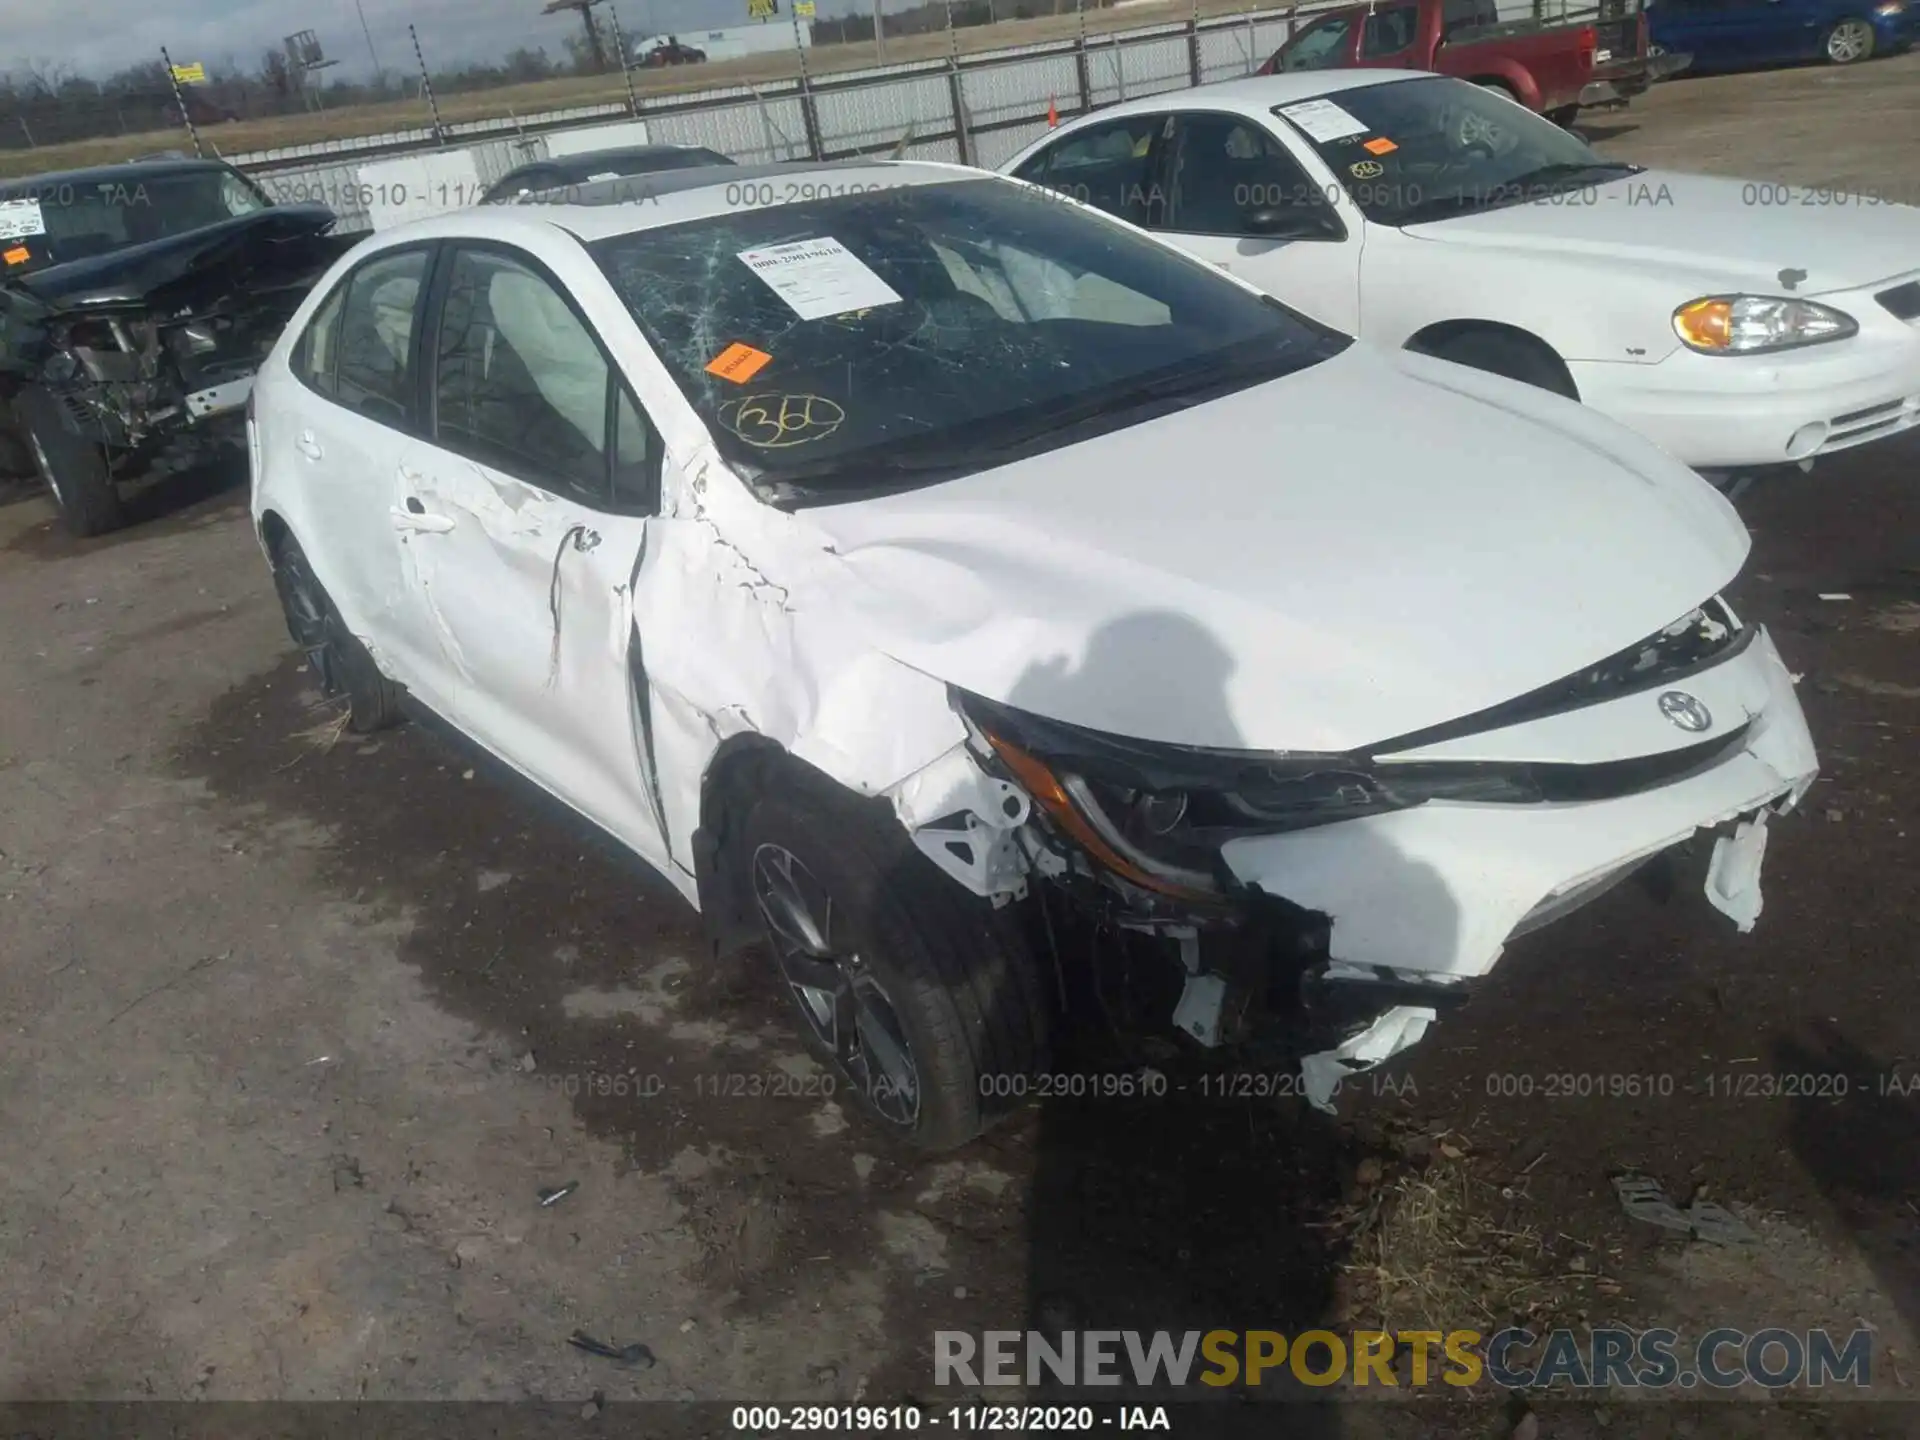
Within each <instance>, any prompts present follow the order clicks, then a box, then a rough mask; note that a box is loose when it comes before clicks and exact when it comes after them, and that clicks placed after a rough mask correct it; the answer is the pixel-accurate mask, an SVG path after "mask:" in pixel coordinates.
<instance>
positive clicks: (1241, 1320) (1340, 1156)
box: [1009, 613, 1457, 1437]
mask: <svg viewBox="0 0 1920 1440" xmlns="http://www.w3.org/2000/svg"><path fill="white" fill-rule="evenodd" d="M1235 663H1236V662H1235V660H1234V658H1233V657H1232V656H1231V655H1230V654H1229V653H1228V651H1227V650H1226V648H1225V647H1224V646H1223V645H1222V643H1221V642H1220V641H1219V640H1218V639H1217V638H1215V637H1214V636H1213V635H1211V634H1209V633H1208V632H1207V631H1206V630H1205V629H1204V628H1203V627H1202V626H1201V625H1199V624H1197V623H1196V622H1195V621H1194V620H1192V619H1190V618H1188V617H1186V616H1183V615H1178V614H1171V613H1140V614H1135V615H1131V616H1127V617H1125V618H1123V619H1120V620H1117V621H1115V622H1113V623H1111V624H1109V625H1107V626H1105V627H1104V628H1103V629H1101V630H1100V631H1099V632H1098V633H1097V634H1096V635H1095V636H1094V637H1093V639H1092V641H1091V642H1090V643H1089V645H1088V647H1087V650H1086V653H1085V655H1084V657H1083V658H1082V659H1081V660H1080V661H1079V663H1078V664H1077V665H1076V664H1070V663H1067V662H1056V663H1051V664H1045V665H1041V666H1037V667H1035V668H1034V669H1033V670H1032V671H1030V672H1029V673H1028V674H1027V675H1026V676H1025V677H1023V679H1022V680H1021V682H1020V683H1019V684H1018V685H1017V686H1016V687H1015V688H1014V690H1013V693H1012V694H1011V695H1010V696H1009V700H1010V703H1012V704H1013V705H1014V706H1015V707H1017V708H1032V709H1035V710H1039V711H1041V712H1042V713H1048V714H1052V715H1056V716H1057V715H1062V714H1065V715H1074V714H1079V715H1082V716H1087V715H1091V714H1117V715H1118V716H1120V717H1122V718H1123V719H1124V720H1128V721H1130V723H1126V724H1122V723H1115V725H1114V728H1115V729H1123V728H1124V729H1126V730H1127V732H1128V733H1132V734H1143V735H1149V736H1150V735H1152V734H1153V733H1154V729H1153V728H1150V727H1151V724H1152V722H1151V721H1150V720H1149V718H1148V717H1149V716H1150V715H1153V714H1157V715H1158V716H1159V717H1160V723H1159V727H1158V728H1159V729H1160V731H1161V733H1166V731H1167V729H1168V722H1169V721H1175V722H1177V724H1178V725H1179V727H1180V729H1181V730H1182V731H1184V732H1185V733H1190V734H1195V735H1200V734H1204V735H1225V736H1238V735H1239V734H1240V729H1239V727H1238V726H1237V725H1236V724H1235V722H1234V720H1233V717H1232V714H1231V710H1230V706H1229V700H1228V684H1229V682H1230V680H1231V678H1232V675H1233V672H1234V668H1235ZM1122 697H1124V698H1122ZM1116 701H1118V703H1117V705H1116V703H1115V702H1116ZM1242 743H1243V744H1244V743H1245V742H1244V741H1243V742H1242ZM1371 868H1372V870H1373V871H1374V872H1375V873H1378V874H1382V875H1387V876H1392V877H1394V878H1393V880H1392V881H1391V882H1390V883H1391V884H1392V886H1393V888H1394V890H1395V893H1397V894H1404V895H1406V896H1408V897H1410V898H1411V899H1412V900H1413V901H1414V903H1418V904H1420V905H1421V906H1422V907H1423V909H1424V911H1425V913H1426V914H1427V915H1428V916H1429V917H1430V920H1431V923H1432V925H1433V926H1434V941H1435V943H1436V944H1443V943H1445V941H1446V940H1447V939H1448V935H1447V928H1448V927H1450V926H1452V925H1454V924H1456V923H1457V920H1456V916H1457V906H1456V905H1455V904H1454V902H1453V901H1452V899H1451V897H1450V896H1449V895H1447V893H1446V891H1445V888H1444V886H1442V885H1441V884H1440V882H1439V880H1438V877H1437V876H1435V875H1434V874H1433V873H1432V872H1431V871H1430V870H1427V869H1426V868H1425V867H1423V866H1419V865H1416V864H1414V863H1412V862H1410V861H1408V860H1407V859H1406V858H1405V857H1403V856H1399V855H1396V854H1390V853H1381V854H1378V855H1376V856H1373V857H1371ZM1063 908H1064V907H1058V908H1056V909H1055V910H1054V919H1053V930H1054V933H1055V937H1056V944H1055V947H1054V948H1056V949H1057V950H1060V951H1069V952H1071V953H1066V954H1062V955H1060V956H1059V957H1058V958H1059V961H1060V962H1061V964H1060V968H1061V969H1062V971H1063V972H1064V980H1063V988H1064V990H1065V991H1066V994H1067V997H1068V1002H1069V1005H1068V1010H1067V1013H1066V1015H1065V1016H1064V1019H1063V1023H1062V1024H1061V1027H1060V1030H1059V1032H1058V1038H1057V1044H1056V1048H1055V1054H1054V1056H1053V1059H1052V1063H1051V1067H1050V1068H1051V1074H1052V1077H1053V1082H1052V1084H1053V1090H1054V1092H1055V1093H1053V1094H1050V1095H1046V1096H1044V1097H1043V1098H1042V1099H1041V1100H1040V1101H1039V1104H1038V1106H1037V1111H1038V1113H1037V1117H1036V1124H1035V1128H1034V1131H1033V1135H1034V1139H1033V1146H1032V1156H1031V1167H1032V1168H1031V1179H1030V1183H1029V1193H1028V1202H1027V1207H1026V1209H1027V1217H1028V1228H1027V1318H1026V1322H1025V1326H1026V1328H1027V1329H1028V1330H1029V1331H1032V1332H1038V1333H1040V1334H1043V1335H1046V1336H1048V1337H1050V1338H1049V1344H1050V1345H1051V1346H1052V1347H1053V1348H1055V1349H1057V1348H1058V1346H1059V1343H1060V1332H1062V1331H1079V1332H1086V1331H1089V1330H1119V1331H1129V1330H1132V1331H1139V1332H1143V1333H1142V1335H1141V1342H1142V1343H1148V1342H1150V1341H1151V1338H1152V1332H1154V1331H1167V1332H1170V1333H1171V1336H1172V1338H1173V1341H1174V1343H1175V1344H1176V1346H1178V1345H1179V1343H1180V1342H1181V1341H1182V1339H1183V1337H1184V1336H1185V1335H1187V1334H1188V1333H1192V1332H1198V1333H1200V1334H1205V1333H1206V1332H1208V1331H1211V1330H1235V1331H1247V1330H1271V1331H1279V1332H1281V1333H1282V1334H1285V1335H1288V1336H1294V1335H1298V1334H1300V1333H1301V1332H1303V1331H1305V1330H1309V1329H1315V1328H1321V1327H1325V1328H1331V1329H1333V1330H1334V1331H1335V1332H1336V1333H1338V1332H1340V1331H1341V1330H1342V1329H1343V1327H1344V1324H1345V1322H1347V1321H1348V1319H1349V1318H1350V1317H1348V1316H1346V1315H1345V1314H1344V1301H1343V1300H1342V1299H1341V1298H1340V1294H1341V1290H1342V1287H1341V1286H1340V1285H1339V1284H1338V1280H1339V1275H1340V1269H1341V1265H1342V1263H1343V1261H1344V1259H1345V1255H1344V1253H1343V1251H1342V1249H1341V1247H1340V1245H1339V1244H1337V1243H1336V1242H1334V1241H1333V1240H1332V1239H1331V1238H1330V1237H1331V1236H1332V1234H1333V1233H1334V1232H1333V1231H1332V1230H1331V1229H1329V1228H1327V1222H1328V1220H1329V1217H1330V1216H1331V1215H1332V1214H1333V1213H1334V1212H1335V1211H1336V1210H1337V1209H1338V1208H1339V1207H1340V1206H1341V1204H1342V1202H1343V1199H1345V1198H1350V1192H1349V1191H1347V1190H1346V1189H1345V1187H1346V1185H1347V1184H1348V1182H1349V1180H1350V1178H1351V1176H1352V1173H1353V1168H1354V1166H1355V1164H1356V1163H1357V1161H1358V1160H1359V1159H1360V1158H1361V1157H1360V1154H1359V1153H1358V1152H1359V1145H1358V1142H1357V1141H1356V1140H1355V1139H1354V1138H1353V1136H1352V1135H1351V1133H1350V1132H1349V1131H1348V1129H1347V1128H1346V1127H1344V1126H1343V1125H1342V1124H1341V1123H1340V1122H1339V1121H1337V1120H1336V1119H1334V1118H1332V1117H1329V1116H1327V1115H1325V1114H1323V1113H1321V1112H1319V1111H1317V1110H1314V1109H1312V1108H1311V1107H1310V1106H1309V1105H1308V1104H1307V1103H1306V1102H1305V1100H1304V1099H1302V1098H1300V1096H1299V1093H1298V1089H1297V1081H1296V1076H1295V1072H1294V1071H1293V1069H1292V1067H1291V1066H1290V1065H1285V1066H1267V1065H1262V1067H1261V1070H1262V1072H1263V1073H1262V1074H1261V1075H1260V1076H1259V1077H1257V1078H1258V1079H1260V1080H1262V1081H1274V1082H1278V1090H1276V1088H1275V1087H1274V1086H1273V1085H1259V1086H1255V1087H1253V1093H1251V1094H1249V1093H1246V1092H1245V1091H1241V1090H1240V1088H1239V1086H1237V1085H1235V1084H1229V1085H1227V1086H1226V1087H1224V1088H1223V1087H1222V1086H1221V1085H1220V1084H1219V1078H1218V1077H1219V1072H1218V1071H1217V1070H1215V1071H1213V1075H1214V1077H1215V1078H1214V1079H1212V1080H1210V1081H1202V1080H1201V1079H1200V1078H1199V1076H1200V1074H1201V1073H1203V1072H1202V1071H1201V1070H1200V1069H1199V1068H1198V1066H1197V1065H1196V1064H1195V1063H1194V1062H1195V1061H1196V1060H1197V1059H1198V1058H1199V1050H1198V1047H1197V1046H1195V1045H1194V1044H1192V1042H1190V1041H1187V1040H1186V1038H1185V1037H1183V1036H1176V1035H1174V1034H1173V1032H1172V1030H1171V1028H1170V1025H1169V1024H1168V1021H1169V1019H1170V1015H1169V1006H1170V1002H1171V1000H1172V999H1175V998H1177V996H1178V988H1179V987H1178V983H1177V970H1176V969H1175V967H1176V966H1177V961H1175V960H1174V959H1173V958H1172V956H1171V954H1170V947H1167V946H1166V942H1163V941H1151V940H1139V939H1133V938H1131V937H1123V936H1121V935H1120V934H1119V932H1117V931H1115V930H1113V929H1111V928H1108V929H1105V930H1097V929H1096V930H1092V931H1090V932H1088V933H1076V932H1073V931H1072V929H1071V927H1070V926H1063V925H1061V923H1060V919H1059V909H1063ZM1334 923H1335V925H1336V926H1337V925H1338V917H1337V916H1336V917H1334ZM1069 935H1072V937H1073V938H1071V939H1069ZM1089 940H1090V941H1091V943H1088V942H1089ZM1043 963H1046V962H1045V961H1044V960H1043ZM1115 972H1120V975H1124V976H1127V977H1137V976H1138V975H1140V974H1142V973H1143V972H1144V973H1150V974H1155V975H1158V976H1161V977H1163V979H1164V980H1166V981H1169V982H1172V983H1171V984H1170V987H1169V988H1168V989H1166V990H1164V991H1162V992H1161V993H1160V994H1158V995H1157V996H1154V997H1153V999H1154V1000H1155V1001H1157V1005H1158V1008H1152V1009H1150V1008H1149V1007H1140V1010H1141V1013H1140V1015H1139V1017H1138V1018H1139V1019H1140V1020H1142V1021H1144V1022H1147V1023H1149V1024H1157V1027H1158V1029H1159V1031H1160V1035H1161V1037H1163V1038H1161V1039H1160V1040H1159V1042H1158V1044H1157V1045H1156V1044H1155V1043H1154V1042H1152V1041H1148V1042H1146V1043H1147V1044H1148V1045H1149V1046H1150V1047H1152V1052H1153V1055H1154V1057H1155V1068H1156V1070H1158V1071H1162V1072H1164V1073H1165V1074H1166V1076H1167V1088H1166V1089H1165V1091H1164V1092H1163V1093H1160V1094H1157V1095H1134V1096H1112V1095H1109V1094H1104V1093H1100V1092H1101V1087H1100V1086H1099V1085H1098V1084H1097V1083H1095V1084H1083V1082H1081V1081H1080V1080H1079V1079H1078V1078H1077V1077H1082V1076H1084V1077H1086V1078H1087V1081H1088V1082H1095V1081H1097V1080H1098V1079H1099V1077H1107V1076H1113V1075H1115V1074H1116V1073H1127V1072H1128V1069H1129V1067H1132V1072H1134V1073H1137V1072H1138V1070H1139V1068H1140V1066H1141V1063H1142V1054H1141V1046H1140V1042H1138V1041H1128V1040H1126V1039H1123V1038H1122V1037H1121V1035H1120V1034H1119V1033H1118V1032H1117V1030H1116V1029H1115V1028H1114V1027H1112V1026H1111V1025H1110V1024H1108V1023H1107V1021H1108V1018H1109V1016H1110V1015H1111V1013H1112V1011H1113V1010H1114V1009H1115V1008H1116V1007H1115V1005H1114V1003H1113V1002H1112V1001H1108V1002H1106V1003H1100V1004H1093V1005H1089V1004H1087V1003H1085V1001H1086V997H1087V995H1088V994H1089V993H1092V994H1096V995H1097V994H1100V993H1102V992H1103V991H1109V990H1111V989H1112V988H1115V986H1116V981H1117V980H1118V979H1119V978H1120V976H1117V975H1116V973H1115ZM1236 1091H1238V1092H1239V1093H1236ZM1061 1092H1064V1093H1061ZM1436 1318H1437V1319H1443V1318H1446V1317H1436ZM1235 1348H1236V1349H1237V1348H1238V1347H1235ZM1116 1350H1117V1354H1118V1358H1119V1363H1118V1365H1117V1369H1118V1371H1119V1373H1120V1375H1121V1376H1122V1377H1123V1378H1122V1379H1121V1381H1120V1383H1119V1384H1118V1385H1115V1386H1112V1387H1110V1388H1107V1389H1105V1390H1103V1391H1088V1390H1085V1389H1076V1390H1074V1391H1069V1390H1068V1389H1067V1387H1065V1386H1062V1385H1058V1384H1057V1383H1054V1382H1052V1381H1051V1380H1048V1379H1047V1377H1046V1376H1045V1375H1044V1374H1043V1375H1042V1376H1040V1377H1039V1378H1041V1379H1042V1380H1043V1381H1046V1383H1043V1384H1042V1385H1039V1386H1034V1387H1031V1393H1033V1394H1034V1395H1035V1396H1036V1397H1037V1398H1042V1399H1044V1400H1046V1401H1047V1402H1049V1403H1060V1402H1065V1401H1069V1400H1078V1401H1081V1402H1084V1401H1086V1400H1088V1399H1090V1398H1098V1399H1100V1400H1102V1401H1115V1400H1118V1401H1125V1402H1127V1403H1147V1402H1152V1403H1166V1402H1168V1401H1171V1400H1174V1399H1180V1400H1184V1401H1193V1400H1213V1401H1220V1402H1223V1403H1222V1404H1221V1405H1220V1407H1219V1409H1218V1413H1217V1415H1216V1416H1215V1417H1213V1418H1211V1419H1210V1420H1209V1425H1208V1430H1207V1433H1209V1434H1222V1435H1224V1434H1238V1433H1241V1432H1242V1429H1243V1428H1244V1430H1245V1432H1246V1433H1249V1434H1252V1433H1260V1434H1263V1435H1267V1434H1272V1433H1273V1425H1274V1415H1273V1412H1272V1410H1271V1409H1270V1408H1269V1407H1268V1406H1265V1405H1251V1404H1247V1403H1245V1402H1249V1401H1258V1400H1267V1401H1282V1400H1285V1401H1294V1402H1305V1401H1310V1400H1315V1399H1322V1398H1324V1397H1325V1396H1326V1395H1328V1394H1329V1393H1335V1394H1337V1393H1339V1391H1338V1389H1337V1388H1333V1387H1330V1388H1329V1389H1319V1388H1312V1389H1310V1388H1308V1387H1306V1386H1304V1385H1303V1384H1301V1383H1300V1381H1299V1379H1298V1378H1296V1376H1295V1375H1294V1374H1293V1373H1291V1372H1290V1371H1289V1370H1288V1369H1287V1368H1286V1367H1284V1366H1283V1367H1277V1368H1274V1369H1271V1370H1268V1371H1266V1372H1265V1374H1263V1375H1262V1376H1261V1377H1260V1381H1259V1383H1258V1384H1257V1385H1251V1386H1250V1385H1248V1384H1246V1383H1233V1384H1221V1383H1220V1382H1219V1380H1218V1379H1217V1378H1216V1381H1215V1383H1214V1384H1212V1385H1207V1384H1201V1383H1197V1382H1198V1380H1199V1377H1200V1376H1202V1375H1203V1374H1206V1373H1208V1372H1209V1371H1210V1370H1213V1371H1214V1372H1215V1373H1216V1376H1217V1367H1214V1366H1212V1365H1210V1363H1209V1362H1208V1361H1207V1360H1206V1359H1205V1358H1204V1357H1203V1356H1201V1355H1199V1354H1196V1355H1195V1357H1194V1363H1193V1367H1192V1370H1191V1372H1190V1374H1189V1377H1188V1380H1187V1383H1186V1384H1185V1385H1184V1386H1182V1387H1178V1388H1174V1387H1170V1386H1168V1385H1167V1384H1166V1383H1165V1381H1164V1375H1157V1376H1155V1377H1153V1378H1154V1383H1149V1384H1145V1385H1142V1384H1139V1383H1136V1381H1135V1379H1134V1377H1133V1369H1132V1365H1131V1363H1130V1362H1129V1361H1128V1359H1127V1354H1126V1351H1125V1349H1124V1347H1121V1346H1116ZM1327 1363H1328V1357H1327V1353H1326V1352H1325V1351H1324V1350H1319V1351H1317V1352H1314V1355H1313V1358H1311V1359H1310V1361H1309V1363H1308V1368H1309V1371H1310V1372H1311V1373H1318V1372H1320V1371H1322V1370H1324V1368H1325V1367H1326V1365H1327ZM1244 1379H1245V1377H1244V1376H1242V1377H1241V1380H1242V1382H1244ZM1289 1410H1290V1413H1289V1414H1288V1415H1287V1417H1286V1421H1285V1427H1286V1428H1285V1433H1286V1434H1287V1435H1289V1436H1299V1437H1331V1436H1335V1435H1338V1434H1341V1433H1342V1431H1343V1425H1344V1418H1345V1417H1343V1415H1342V1412H1341V1410H1340V1409H1339V1408H1338V1407H1336V1406H1334V1405H1331V1404H1325V1403H1320V1404H1308V1403H1300V1404H1295V1405H1292V1406H1290V1407H1289ZM1222 1427H1225V1428H1222Z"/></svg>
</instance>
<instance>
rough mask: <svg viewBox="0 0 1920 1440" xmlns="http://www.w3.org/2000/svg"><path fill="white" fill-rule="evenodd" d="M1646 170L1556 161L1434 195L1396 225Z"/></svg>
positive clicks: (1608, 163)
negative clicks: (1476, 186)
mask: <svg viewBox="0 0 1920 1440" xmlns="http://www.w3.org/2000/svg"><path fill="white" fill-rule="evenodd" d="M1645 169H1646V167H1645V166H1644V165H1629V164H1627V163H1625V162H1624V161H1619V160H1579V161H1569V160H1562V161H1556V162H1555V163H1554V164H1552V165H1536V166H1535V167H1534V168H1533V169H1531V170H1525V171H1522V172H1521V173H1520V174H1518V175H1516V176H1514V177H1513V178H1512V179H1511V180H1502V181H1501V182H1500V183H1499V184H1498V185H1493V186H1489V187H1487V188H1486V189H1484V190H1473V189H1469V188H1467V187H1464V186H1463V187H1462V188H1461V189H1460V190H1459V191H1457V192H1456V193H1454V194H1452V195H1437V196H1435V197H1434V198H1432V199H1431V200H1423V201H1421V202H1420V203H1419V204H1417V205H1413V206H1409V207H1408V209H1407V210H1406V212H1405V213H1404V214H1402V215H1401V216H1400V218H1399V220H1398V221H1397V222H1396V223H1398V224H1401V225H1421V224H1425V223H1427V222H1429V221H1433V220H1446V219H1451V218H1452V217H1454V216H1456V215H1472V214H1477V213H1479V212H1481V211H1484V210H1504V209H1505V208H1507V207H1508V206H1510V205H1521V204H1524V203H1526V202H1527V201H1529V200H1538V199H1541V198H1543V197H1545V196H1548V195H1557V194H1561V193H1563V192H1565V191H1566V190H1568V189H1571V188H1573V187H1574V186H1577V185H1583V184H1591V183H1593V182H1595V181H1598V180H1623V179H1625V178H1626V177H1627V176H1629V175H1638V174H1640V173H1641V172H1642V171H1643V170H1645Z"/></svg>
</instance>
